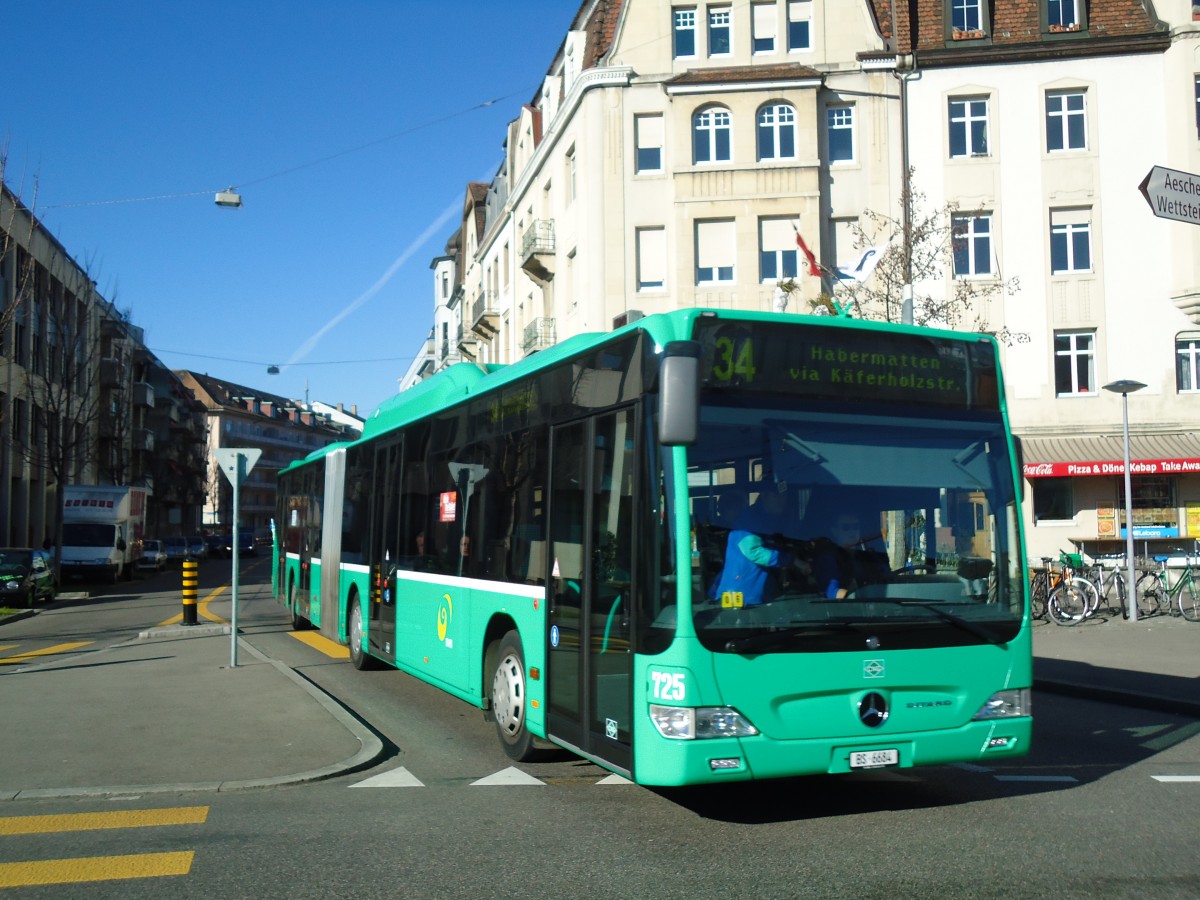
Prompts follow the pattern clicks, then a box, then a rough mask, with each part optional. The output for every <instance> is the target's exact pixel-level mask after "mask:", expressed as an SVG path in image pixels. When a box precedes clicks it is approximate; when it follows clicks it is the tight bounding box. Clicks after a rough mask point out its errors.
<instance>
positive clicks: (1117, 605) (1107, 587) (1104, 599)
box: [1081, 554, 1142, 618]
mask: <svg viewBox="0 0 1200 900" xmlns="http://www.w3.org/2000/svg"><path fill="white" fill-rule="evenodd" d="M1081 556H1082V554H1081ZM1082 575H1083V577H1084V578H1086V579H1087V580H1088V581H1090V582H1091V583H1092V584H1094V585H1095V586H1096V603H1095V605H1093V606H1091V607H1090V608H1089V609H1088V611H1087V612H1086V613H1085V615H1084V617H1085V618H1087V617H1088V616H1094V615H1096V613H1098V612H1101V611H1103V612H1104V613H1105V614H1106V615H1109V616H1117V615H1120V616H1123V617H1125V618H1128V617H1129V614H1128V612H1127V611H1126V609H1125V568H1124V567H1123V566H1119V565H1114V566H1110V567H1105V566H1103V565H1101V564H1100V561H1099V560H1092V562H1091V563H1089V564H1088V565H1086V566H1084V568H1083V570H1082ZM1138 612H1139V613H1141V612H1142V609H1141V607H1139V608H1138Z"/></svg>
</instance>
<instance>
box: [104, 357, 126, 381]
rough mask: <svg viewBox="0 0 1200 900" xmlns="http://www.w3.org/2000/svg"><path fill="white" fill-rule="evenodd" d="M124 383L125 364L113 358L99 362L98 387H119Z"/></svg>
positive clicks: (105, 358)
mask: <svg viewBox="0 0 1200 900" xmlns="http://www.w3.org/2000/svg"><path fill="white" fill-rule="evenodd" d="M124 382H125V364H124V363H123V362H122V361H121V360H120V359H118V358H117V357H115V356H106V357H104V358H103V359H101V360H100V387H102V388H113V387H120V386H121V385H122V384H123V383H124Z"/></svg>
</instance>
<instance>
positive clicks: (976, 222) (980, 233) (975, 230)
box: [950, 213, 992, 278]
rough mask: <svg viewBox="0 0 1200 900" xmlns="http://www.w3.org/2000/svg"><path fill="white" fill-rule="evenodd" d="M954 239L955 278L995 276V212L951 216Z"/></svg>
mask: <svg viewBox="0 0 1200 900" xmlns="http://www.w3.org/2000/svg"><path fill="white" fill-rule="evenodd" d="M950 240H951V247H952V254H953V257H954V277H955V278H978V277H981V276H990V275H991V274H992V216H991V213H976V214H973V215H965V216H951V217H950Z"/></svg>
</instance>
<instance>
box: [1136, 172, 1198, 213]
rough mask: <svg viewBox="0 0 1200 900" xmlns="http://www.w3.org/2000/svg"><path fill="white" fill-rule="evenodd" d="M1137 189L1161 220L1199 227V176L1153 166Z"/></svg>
mask: <svg viewBox="0 0 1200 900" xmlns="http://www.w3.org/2000/svg"><path fill="white" fill-rule="evenodd" d="M1138 190H1140V191H1141V192H1142V196H1143V197H1145V198H1146V202H1147V203H1149V204H1150V209H1151V210H1152V211H1153V212H1154V215H1156V216H1158V217H1159V218H1160V219H1174V220H1175V221H1177V222H1191V223H1192V224H1193V225H1200V175H1192V174H1191V173H1190V172H1179V171H1176V170H1175V169H1168V168H1165V167H1163V166H1155V167H1154V168H1153V169H1151V170H1150V172H1149V174H1148V175H1146V177H1145V178H1143V179H1142V183H1141V184H1139V185H1138Z"/></svg>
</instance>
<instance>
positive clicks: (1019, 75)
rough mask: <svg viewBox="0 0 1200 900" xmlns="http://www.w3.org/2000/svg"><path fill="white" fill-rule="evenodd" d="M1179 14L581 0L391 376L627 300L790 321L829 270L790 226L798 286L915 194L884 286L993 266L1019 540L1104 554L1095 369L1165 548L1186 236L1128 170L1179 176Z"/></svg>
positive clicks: (1185, 413) (1186, 395) (1196, 486)
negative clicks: (1023, 529)
mask: <svg viewBox="0 0 1200 900" xmlns="http://www.w3.org/2000/svg"><path fill="white" fill-rule="evenodd" d="M893 20H894V21H895V27H893ZM1197 24H1200V23H1197ZM1197 24H1193V13H1192V10H1191V7H1189V6H1186V5H1185V4H1184V3H1182V2H1181V0H1173V2H1171V3H1170V4H1158V5H1155V6H1151V5H1149V4H1143V3H1141V2H1135V0H1093V2H1092V3H1090V4H1085V3H1083V2H1082V0H1039V2H1037V3H1017V2H1011V0H956V2H953V3H950V2H941V0H921V2H918V3H915V4H904V5H902V6H898V5H897V4H894V3H892V2H891V0H873V2H851V0H828V2H823V0H763V2H759V0H752V2H749V3H730V2H720V0H715V2H711V3H701V2H669V0H623V2H622V0H607V2H606V0H589V2H586V3H584V4H583V5H582V6H581V8H580V10H579V12H578V14H577V16H576V19H575V21H574V23H573V25H572V28H571V30H570V31H569V32H568V33H567V34H566V36H565V37H564V40H563V43H562V46H561V48H560V50H559V52H558V54H557V55H556V57H555V59H554V60H553V61H552V63H551V65H550V67H549V69H548V71H547V74H546V76H545V79H544V82H543V85H542V87H541V89H540V90H539V91H538V93H537V95H536V96H535V97H533V98H531V100H530V102H529V103H527V104H526V105H525V106H524V107H523V108H522V110H521V112H520V114H519V115H518V116H517V117H516V118H515V119H514V120H513V121H512V122H511V123H510V125H509V127H508V130H507V133H506V134H504V135H503V136H502V143H503V145H504V148H505V151H506V152H505V158H504V162H503V164H502V165H501V167H500V169H499V171H498V172H497V174H496V176H495V178H494V179H493V181H492V182H491V183H490V184H488V185H486V186H483V185H479V184H471V185H469V186H468V188H467V191H466V195H465V200H464V214H463V218H462V221H461V223H460V227H459V228H458V229H456V230H455V231H454V233H453V234H452V235H451V237H450V239H449V240H448V241H447V244H446V249H445V252H444V253H443V254H442V255H441V256H439V257H438V258H437V260H435V263H434V265H433V266H432V268H433V269H434V295H435V308H436V310H437V312H436V313H435V321H436V322H438V323H439V324H438V325H435V328H434V331H433V333H432V335H431V338H432V339H431V341H430V342H429V344H428V345H427V346H428V349H429V351H430V352H429V353H428V354H427V355H426V356H425V357H424V358H423V361H422V363H421V364H420V365H419V366H417V365H414V367H413V368H411V369H410V370H409V372H408V373H407V374H406V377H405V378H404V379H403V380H402V387H403V386H407V385H408V384H411V383H413V382H414V381H416V380H419V379H420V378H421V377H425V376H426V375H427V374H429V373H432V372H433V371H436V370H438V369H439V368H443V367H445V366H446V365H449V364H453V363H454V362H458V361H472V360H473V361H478V362H483V363H508V362H512V361H515V360H517V359H520V358H522V357H523V356H525V355H528V354H529V353H531V352H536V351H537V350H538V349H540V348H541V347H543V346H546V345H548V344H549V343H554V342H556V341H561V340H563V339H565V338H567V337H570V336H571V335H573V334H576V333H579V332H584V331H605V330H608V329H610V328H612V327H613V325H614V324H617V323H619V322H622V321H624V317H626V316H629V315H637V314H639V313H645V314H649V313H653V312H657V311H660V310H665V309H671V308H676V307H680V306H705V307H715V308H734V307H736V308H744V309H787V310H789V311H795V312H799V313H810V312H812V311H813V308H812V305H811V304H812V302H813V301H815V300H816V299H817V297H818V295H820V294H821V293H822V292H825V293H827V294H832V295H833V296H834V297H835V298H836V297H837V296H838V295H839V290H840V288H839V286H838V282H837V281H836V279H830V278H829V277H825V278H824V279H823V278H821V277H815V276H813V275H812V274H810V273H809V272H808V270H807V267H806V265H805V262H804V255H803V250H801V249H800V247H799V246H798V240H797V238H798V237H799V238H802V239H803V242H804V243H805V244H806V245H807V247H808V248H809V249H811V250H812V251H813V253H814V254H815V256H816V257H817V259H818V260H819V262H820V265H821V266H822V268H823V270H824V271H823V273H822V274H823V275H825V276H828V275H829V273H831V272H832V271H834V270H836V269H838V268H839V267H845V266H846V264H847V263H849V262H850V261H851V260H852V259H853V258H854V257H855V255H856V254H857V252H858V251H859V250H861V247H862V236H861V234H860V232H862V231H869V225H870V222H869V221H868V218H869V217H868V213H869V212H873V213H875V214H878V215H879V216H882V217H884V218H887V219H891V220H892V221H893V222H897V221H903V220H904V219H905V218H906V213H907V214H908V218H909V219H910V220H911V217H912V213H913V209H912V208H911V204H910V205H909V208H908V209H906V208H905V206H906V204H905V203H904V202H903V199H902V198H904V197H909V196H916V197H920V196H923V197H924V198H925V200H924V202H925V203H926V204H927V205H928V207H929V209H932V210H939V211H942V212H943V213H944V218H945V220H946V221H945V223H944V226H945V230H946V238H947V239H946V241H945V244H946V246H945V265H944V266H943V267H941V269H940V270H939V271H938V273H937V274H936V276H935V277H932V278H928V277H927V278H926V279H925V280H924V283H921V282H920V280H919V279H914V280H916V281H917V283H915V284H913V289H914V291H916V292H917V293H918V294H920V293H921V292H924V293H925V294H927V295H929V296H943V297H944V296H949V295H950V294H952V293H953V292H954V291H955V289H956V286H958V285H961V283H962V282H964V281H968V282H975V283H977V284H979V285H984V286H986V285H987V284H989V283H995V284H999V283H1000V282H1004V283H1005V284H1013V283H1015V285H1017V286H1018V289H1017V290H1015V291H1012V292H1011V293H1006V292H1004V291H996V292H995V294H996V296H995V298H994V299H992V300H991V301H990V302H988V303H987V304H986V305H981V306H979V307H978V308H976V309H974V310H972V312H973V313H974V314H975V315H977V316H978V317H979V318H981V319H982V320H983V321H984V322H986V323H987V327H988V329H989V330H994V331H1000V330H1001V329H1007V331H1008V332H1010V333H1011V334H1012V335H1013V337H1012V339H1011V342H1010V343H1009V344H1008V345H1007V346H1006V347H1005V351H1004V355H1005V363H1006V375H1007V391H1008V401H1009V404H1010V409H1011V412H1012V416H1013V422H1014V426H1015V428H1016V430H1017V431H1018V432H1019V433H1020V434H1021V435H1022V436H1023V445H1024V448H1025V453H1026V468H1025V474H1026V476H1027V483H1026V487H1027V497H1026V499H1027V503H1026V515H1027V518H1028V522H1027V525H1028V526H1029V528H1028V536H1029V552H1030V556H1031V557H1033V558H1035V559H1036V557H1037V556H1039V555H1050V556H1056V555H1057V553H1058V551H1059V549H1060V548H1061V549H1068V550H1069V549H1072V544H1074V545H1075V546H1082V547H1084V548H1085V549H1087V550H1088V551H1089V552H1091V553H1094V554H1099V553H1105V552H1110V551H1113V552H1116V551H1119V550H1120V549H1121V545H1122V544H1123V541H1122V540H1121V535H1122V531H1121V529H1122V527H1123V522H1122V512H1121V510H1122V509H1123V504H1124V493H1123V477H1122V475H1121V466H1122V463H1123V457H1122V453H1121V405H1120V404H1121V397H1120V396H1118V395H1116V394H1113V393H1111V392H1108V391H1105V390H1104V389H1103V386H1104V384H1107V383H1109V382H1111V381H1116V380H1118V379H1136V380H1138V381H1140V382H1143V383H1145V384H1146V385H1147V387H1146V388H1145V389H1143V390H1142V391H1140V392H1139V393H1137V394H1134V395H1132V396H1131V397H1130V400H1129V404H1130V409H1131V423H1132V424H1131V432H1132V434H1133V440H1132V443H1133V449H1132V453H1131V455H1132V458H1133V459H1134V461H1135V465H1134V467H1133V471H1134V485H1133V492H1132V497H1133V503H1134V506H1135V510H1134V533H1135V536H1136V537H1138V539H1139V551H1145V552H1156V551H1160V550H1161V551H1177V550H1180V549H1187V548H1188V547H1190V546H1192V545H1193V539H1194V538H1196V537H1197V536H1200V440H1198V439H1197V438H1196V437H1195V435H1194V432H1195V430H1196V428H1195V426H1196V424H1197V422H1198V420H1200V417H1198V416H1197V414H1196V407H1195V401H1196V393H1195V392H1196V390H1197V383H1198V371H1200V370H1198V360H1200V350H1198V349H1197V348H1200V333H1196V332H1194V329H1195V328H1196V316H1197V314H1198V312H1200V303H1198V302H1197V300H1196V292H1197V290H1200V288H1197V285H1198V284H1200V280H1198V279H1197V275H1196V271H1195V267H1196V265H1197V263H1196V259H1197V253H1196V246H1195V244H1196V232H1195V229H1194V226H1190V225H1187V224H1182V223H1177V222H1167V221H1165V220H1160V219H1156V218H1155V217H1154V215H1153V213H1152V211H1151V210H1150V209H1149V208H1148V207H1147V205H1146V202H1145V200H1144V198H1142V196H1141V195H1140V193H1139V192H1138V191H1137V185H1138V183H1139V181H1140V180H1141V178H1142V177H1143V176H1144V175H1145V173H1146V172H1147V171H1148V170H1149V168H1150V167H1151V166H1152V165H1166V166H1170V167H1172V168H1176V169H1180V170H1184V171H1200V160H1198V159H1197V158H1196V157H1197V154H1198V152H1200V148H1198V146H1197V145H1198V135H1200V114H1198V112H1197V110H1198V109H1200V87H1198V86H1197V85H1198V84H1200V80H1198V79H1200V76H1198V75H1197V74H1196V73H1197V72H1200V57H1198V56H1197V53H1196V48H1197V47H1198V46H1200V45H1197V44H1196V43H1195V40H1196V38H1197V37H1200V34H1198V33H1197V30H1196V28H1197ZM1150 86H1153V87H1150ZM1160 86H1161V89H1160ZM877 237H880V238H883V239H884V240H886V238H887V237H888V235H877ZM856 238H857V240H856ZM902 242H903V240H902V238H901V239H900V240H892V242H891V244H890V245H889V248H890V251H889V252H898V251H902V248H900V247H898V244H901V243H902ZM447 283H448V284H450V285H453V287H452V289H451V296H450V300H449V301H446V300H445V286H446V284H447ZM781 283H782V284H783V285H784V286H785V287H787V288H793V287H794V288H795V289H794V290H782V289H781V287H780V285H781ZM985 293H986V292H985ZM818 311H819V310H818ZM971 321H974V319H973V318H972V319H971ZM443 333H445V334H450V335H454V334H458V335H460V336H461V337H460V339H459V340H458V341H453V340H450V341H441V340H439V338H440V336H441V335H442V334H443ZM1114 464H1116V468H1114ZM1085 472H1086V474H1085ZM1193 472H1196V473H1197V474H1191V473H1193ZM1093 473H1094V474H1093Z"/></svg>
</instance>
